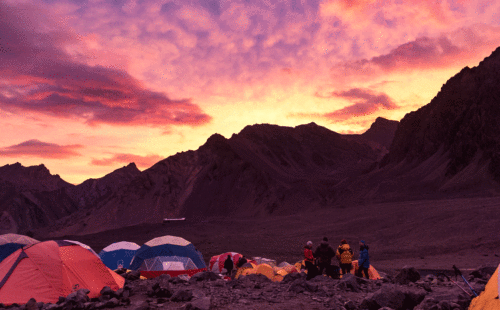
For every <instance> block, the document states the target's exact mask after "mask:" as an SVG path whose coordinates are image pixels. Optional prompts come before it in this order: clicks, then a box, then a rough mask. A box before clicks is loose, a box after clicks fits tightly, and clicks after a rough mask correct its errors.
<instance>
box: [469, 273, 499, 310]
mask: <svg viewBox="0 0 500 310" xmlns="http://www.w3.org/2000/svg"><path fill="white" fill-rule="evenodd" d="M499 268H500V265H499V266H498V267H497V270H495V273H494V274H493V275H492V276H491V278H490V280H489V281H488V283H487V284H486V287H485V288H484V291H483V292H481V294H479V296H478V297H476V298H474V299H473V300H472V302H471V303H470V306H469V310H489V309H500V299H498V298H499V296H500V285H499V284H500V278H499V277H498V269H499Z"/></svg>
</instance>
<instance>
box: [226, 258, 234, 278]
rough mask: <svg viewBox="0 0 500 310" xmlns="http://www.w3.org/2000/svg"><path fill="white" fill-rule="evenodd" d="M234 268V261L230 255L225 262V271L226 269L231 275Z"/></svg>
mask: <svg viewBox="0 0 500 310" xmlns="http://www.w3.org/2000/svg"><path fill="white" fill-rule="evenodd" d="M233 268H234V264H233V260H232V259H231V255H228V256H227V258H226V260H225V261H224V269H226V271H227V275H231V271H233Z"/></svg>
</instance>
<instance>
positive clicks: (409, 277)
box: [394, 266, 420, 284]
mask: <svg viewBox="0 0 500 310" xmlns="http://www.w3.org/2000/svg"><path fill="white" fill-rule="evenodd" d="M418 280H420V273H418V271H417V269H415V268H414V267H408V266H405V267H403V269H401V271H400V272H399V273H398V274H397V275H396V277H395V278H394V283H398V284H409V283H410V282H416V281H418Z"/></svg>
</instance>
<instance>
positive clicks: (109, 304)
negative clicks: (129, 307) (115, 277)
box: [104, 297, 120, 308]
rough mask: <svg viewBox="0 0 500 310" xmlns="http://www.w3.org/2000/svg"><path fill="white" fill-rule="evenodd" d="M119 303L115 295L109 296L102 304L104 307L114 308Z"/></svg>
mask: <svg viewBox="0 0 500 310" xmlns="http://www.w3.org/2000/svg"><path fill="white" fill-rule="evenodd" d="M119 304H120V301H119V300H118V299H116V297H113V298H111V299H110V300H108V301H106V303H105V304H104V307H106V308H114V307H116V306H118V305H119Z"/></svg>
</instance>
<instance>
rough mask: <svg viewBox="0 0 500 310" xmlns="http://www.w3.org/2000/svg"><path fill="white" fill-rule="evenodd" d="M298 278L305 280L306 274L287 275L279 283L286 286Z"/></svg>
mask: <svg viewBox="0 0 500 310" xmlns="http://www.w3.org/2000/svg"><path fill="white" fill-rule="evenodd" d="M300 278H304V279H305V278H306V274H305V273H302V272H294V273H289V274H287V275H286V276H284V277H283V280H282V281H281V282H280V283H281V284H287V283H290V282H293V281H295V280H297V279H300Z"/></svg>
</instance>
